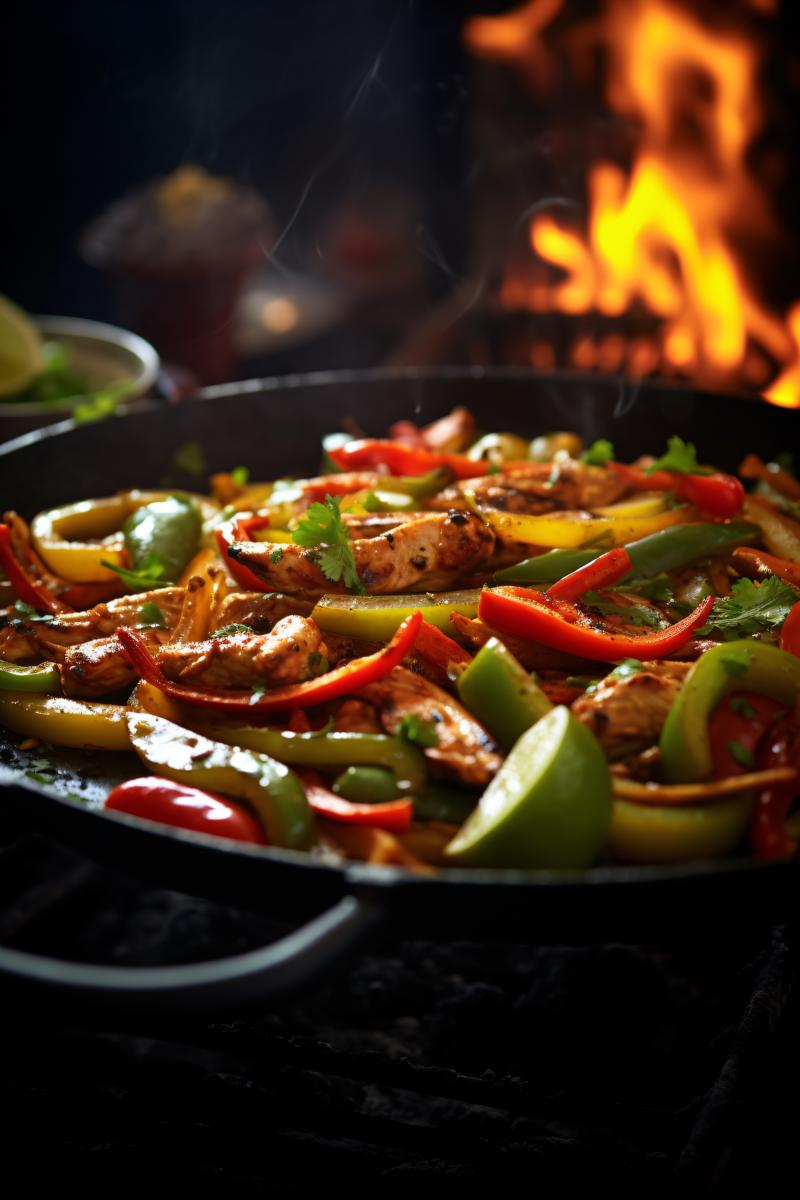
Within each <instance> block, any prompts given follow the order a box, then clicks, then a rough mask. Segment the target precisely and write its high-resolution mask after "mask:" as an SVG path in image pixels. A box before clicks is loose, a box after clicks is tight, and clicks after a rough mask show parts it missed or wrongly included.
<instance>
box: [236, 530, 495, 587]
mask: <svg viewBox="0 0 800 1200" xmlns="http://www.w3.org/2000/svg"><path fill="white" fill-rule="evenodd" d="M494 544H495V537H494V534H493V532H492V531H491V529H489V528H488V526H486V525H484V523H483V522H482V521H481V520H480V519H479V518H478V517H475V516H473V515H472V514H471V513H465V512H459V511H457V510H456V511H454V512H451V513H446V514H444V513H432V514H430V515H429V516H425V517H420V518H419V519H417V520H414V521H407V522H406V523H405V524H403V525H398V526H397V528H396V529H394V530H393V531H392V532H391V533H387V534H385V535H383V536H382V537H375V538H358V539H356V541H354V542H353V543H352V546H353V556H354V558H355V563H356V569H357V570H358V574H359V576H360V578H361V582H362V583H363V584H364V587H365V588H366V590H367V591H368V592H370V593H371V594H373V595H387V594H391V593H394V592H409V591H428V590H430V591H436V590H440V589H442V588H447V587H450V586H452V585H453V584H454V583H455V582H456V580H458V579H459V578H460V577H461V576H462V575H465V574H467V573H468V572H469V571H471V570H473V569H474V568H475V567H476V566H477V565H478V563H481V562H484V561H485V560H486V559H487V558H489V557H490V556H491V553H492V551H493V549H494ZM278 550H280V551H281V552H282V553H281V554H280V555H278V553H277V551H278ZM228 553H229V555H230V557H231V558H233V559H235V560H236V561H237V562H240V563H243V564H244V566H246V567H248V568H249V569H250V570H251V571H253V572H254V574H256V575H258V576H259V578H260V579H263V580H265V582H266V583H267V584H268V585H269V586H270V587H272V588H275V590H276V591H282V592H296V591H305V592H317V593H319V592H344V591H345V590H346V589H345V587H344V584H332V583H331V582H330V581H329V580H328V579H326V577H325V575H324V574H323V573H322V571H321V570H320V568H319V567H318V566H317V564H316V561H315V559H316V554H317V552H316V551H315V550H304V549H302V548H301V547H300V546H294V545H283V546H273V545H272V544H271V543H270V542H237V543H235V544H234V545H233V546H231V547H230V549H229V551H228ZM273 558H275V559H276V560H277V561H273Z"/></svg>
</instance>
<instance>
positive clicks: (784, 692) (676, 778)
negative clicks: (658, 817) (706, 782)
mask: <svg viewBox="0 0 800 1200" xmlns="http://www.w3.org/2000/svg"><path fill="white" fill-rule="evenodd" d="M647 657H650V656H649V655H648V656H647ZM733 691H737V692H738V691H748V692H760V693H761V694H763V695H765V696H770V697H772V699H773V700H779V701H781V703H783V704H786V705H787V706H788V707H792V706H793V705H794V703H795V701H796V700H797V696H798V694H800V658H796V657H795V656H794V655H793V654H787V653H786V652H785V651H784V650H779V649H778V648H777V646H769V645H767V644H766V643H765V642H756V641H753V640H751V639H742V640H741V641H735V642H725V643H724V644H723V645H720V646H715V647H713V649H711V650H707V651H706V652H705V654H704V655H703V656H702V658H700V659H698V660H697V662H696V663H695V664H694V665H693V667H692V669H691V671H690V672H689V674H688V675H687V676H686V679H685V680H684V684H683V687H682V688H681V690H680V692H679V693H678V695H677V697H676V698H675V701H674V703H673V705H672V708H671V709H670V710H669V713H668V714H667V719H666V721H665V723H664V728H663V729H662V731H661V740H660V748H661V763H662V768H663V771H664V775H665V776H666V778H667V780H668V781H669V782H670V783H694V782H696V781H698V780H703V779H707V778H708V777H709V776H710V775H711V773H712V769H713V761H712V753H711V742H710V737H709V728H708V723H709V719H710V717H711V714H712V713H713V711H714V709H715V708H716V707H717V705H718V704H719V702H720V700H722V699H723V697H724V696H726V695H727V694H728V693H729V692H733Z"/></svg>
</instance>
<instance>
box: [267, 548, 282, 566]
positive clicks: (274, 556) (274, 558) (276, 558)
mask: <svg viewBox="0 0 800 1200" xmlns="http://www.w3.org/2000/svg"><path fill="white" fill-rule="evenodd" d="M282 558H283V550H282V548H281V547H280V546H276V547H275V549H274V550H273V551H272V553H271V554H270V556H269V561H270V562H271V563H279V562H280V561H281V559H282Z"/></svg>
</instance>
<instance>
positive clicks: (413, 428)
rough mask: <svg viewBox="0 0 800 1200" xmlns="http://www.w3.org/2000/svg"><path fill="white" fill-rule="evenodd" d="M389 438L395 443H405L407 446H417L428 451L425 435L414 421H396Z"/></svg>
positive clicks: (390, 430) (390, 428)
mask: <svg viewBox="0 0 800 1200" xmlns="http://www.w3.org/2000/svg"><path fill="white" fill-rule="evenodd" d="M389 437H390V438H391V439H392V441H393V442H405V444H406V445H407V446H417V447H419V449H420V450H427V449H428V445H427V442H426V441H425V435H424V433H423V432H422V430H421V429H420V428H419V426H418V425H415V424H414V422H413V421H395V423H394V425H390V427H389Z"/></svg>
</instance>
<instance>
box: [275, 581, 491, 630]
mask: <svg viewBox="0 0 800 1200" xmlns="http://www.w3.org/2000/svg"><path fill="white" fill-rule="evenodd" d="M261 586H262V587H263V584H262V585H261ZM480 594H481V593H480V589H479V588H470V589H468V590H465V591H459V592H421V593H417V594H414V595H410V594H409V595H398V596H333V595H330V596H323V597H322V599H321V600H319V601H318V602H317V604H316V605H315V607H314V610H313V612H312V613H311V619H312V621H316V623H317V625H318V626H319V627H320V629H322V630H323V631H324V632H325V633H339V634H341V635H342V636H343V637H358V638H366V639H368V640H374V641H385V640H386V639H387V638H390V637H391V636H392V634H393V633H394V632H395V630H397V629H398V627H399V626H400V625H401V624H402V622H403V621H405V620H406V619H407V618H408V617H409V616H410V615H411V613H413V612H417V611H419V612H421V613H422V616H423V618H424V619H425V621H426V622H427V623H428V624H429V625H435V626H436V628H437V629H441V630H444V631H446V630H449V629H450V628H451V626H450V615H451V613H461V615H462V616H465V617H474V616H477V612H478V600H479V598H480Z"/></svg>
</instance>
